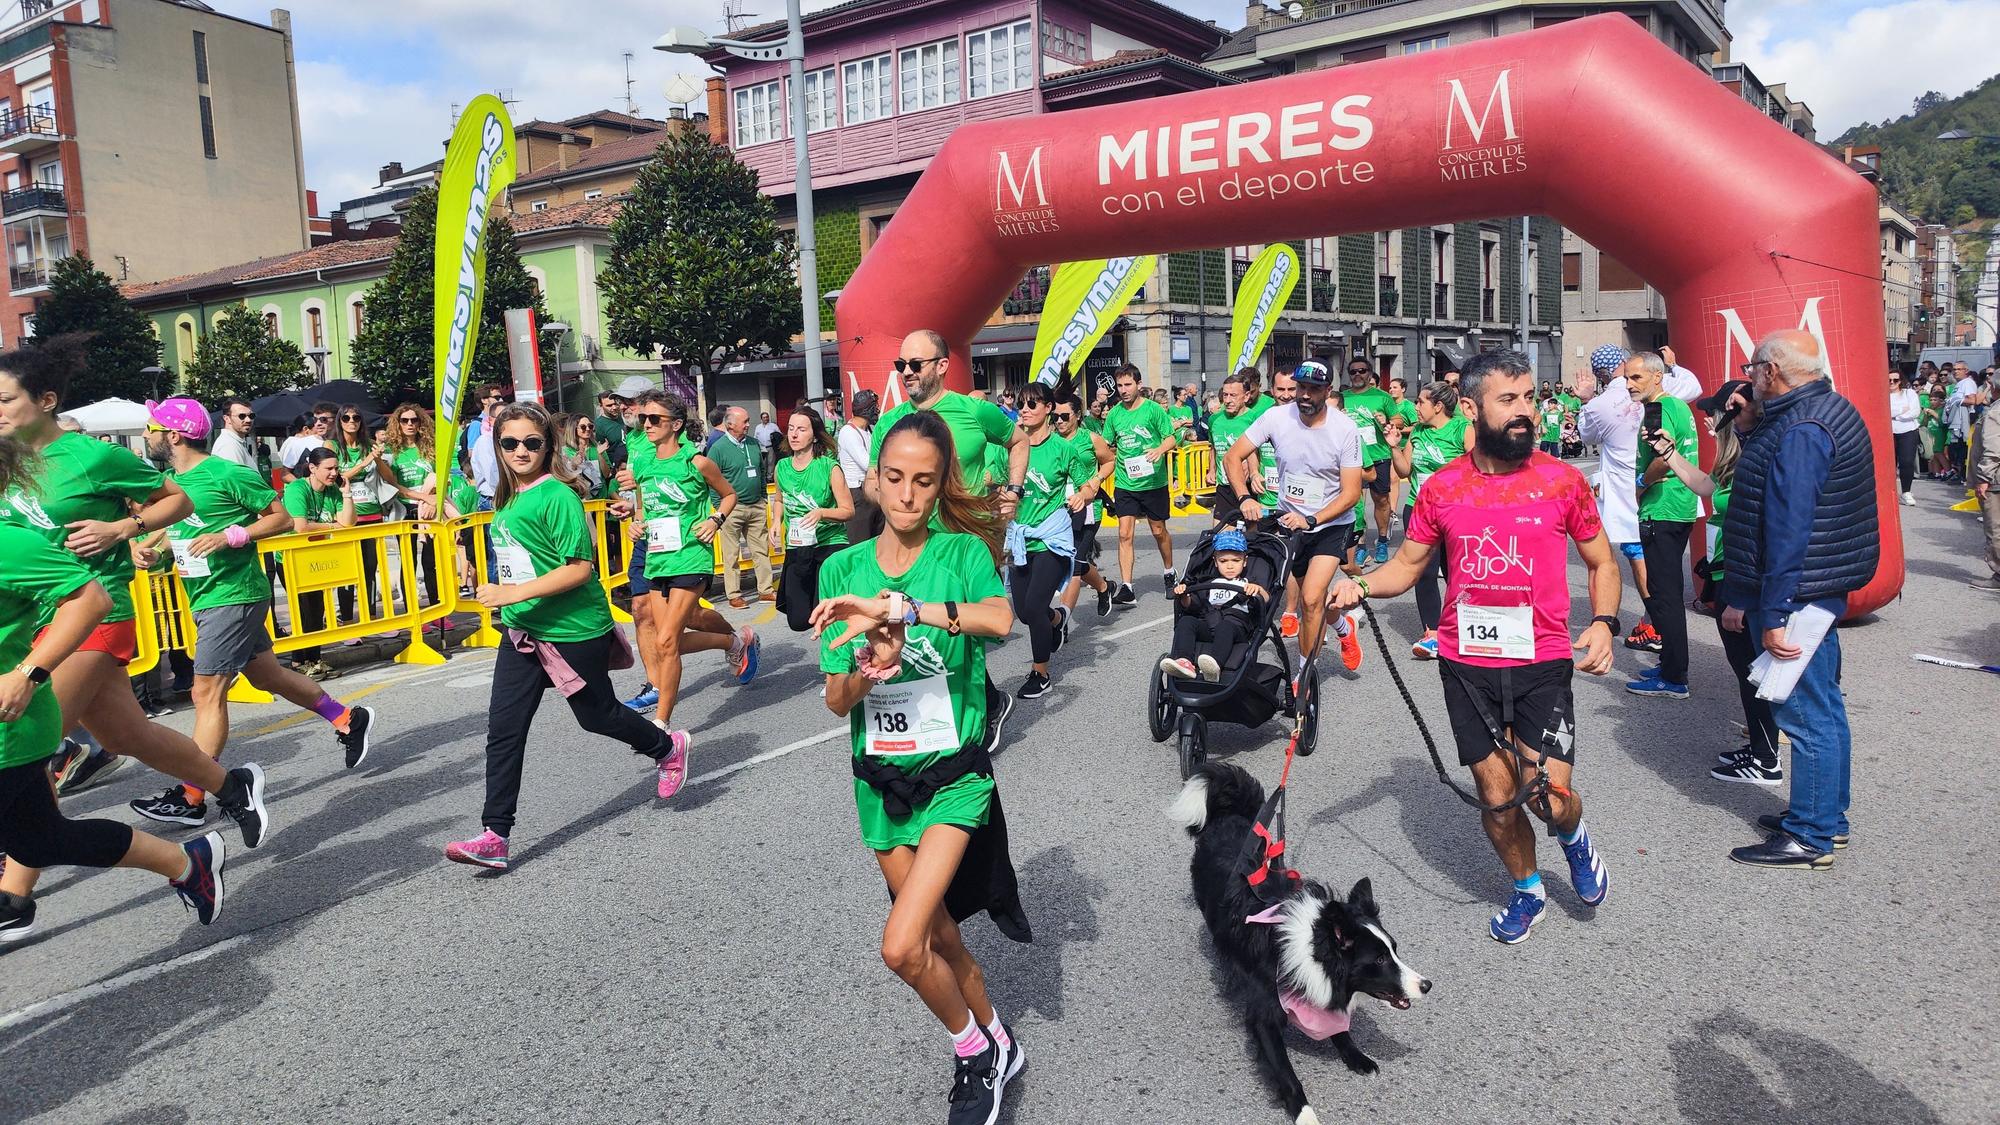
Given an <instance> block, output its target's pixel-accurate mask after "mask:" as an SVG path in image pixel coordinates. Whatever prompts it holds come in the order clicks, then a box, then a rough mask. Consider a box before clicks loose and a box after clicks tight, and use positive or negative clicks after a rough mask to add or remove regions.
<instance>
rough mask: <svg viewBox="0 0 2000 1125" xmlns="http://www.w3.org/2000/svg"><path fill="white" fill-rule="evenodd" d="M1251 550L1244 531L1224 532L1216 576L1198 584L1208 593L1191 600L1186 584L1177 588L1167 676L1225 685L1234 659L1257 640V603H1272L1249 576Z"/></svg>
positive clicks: (1163, 666)
mask: <svg viewBox="0 0 2000 1125" xmlns="http://www.w3.org/2000/svg"><path fill="white" fill-rule="evenodd" d="M1246 548H1247V543H1246V540H1245V539H1244V535H1243V532H1242V531H1241V530H1239V529H1237V528H1233V527H1226V528H1223V529H1222V530H1220V531H1218V532H1216V533H1215V539H1214V543H1213V551H1214V553H1213V556H1212V558H1213V563H1214V567H1215V575H1214V576H1213V577H1211V578H1200V577H1196V578H1195V581H1196V584H1198V585H1206V586H1207V587H1208V588H1207V589H1205V590H1199V591H1196V592H1195V593H1193V594H1189V593H1188V582H1187V581H1186V580H1185V579H1184V580H1183V581H1182V582H1181V583H1180V584H1179V585H1177V586H1175V587H1174V646H1173V648H1172V649H1171V650H1170V653H1169V655H1168V656H1166V657H1165V658H1164V659H1162V660H1161V661H1160V670H1161V671H1163V672H1165V673H1167V674H1168V675H1170V676H1179V677H1181V678H1182V679H1189V680H1192V679H1194V678H1196V677H1197V676H1199V677H1200V678H1201V679H1204V680H1207V681H1208V682H1210V683H1214V682H1216V681H1217V680H1219V679H1221V677H1222V670H1223V667H1224V666H1225V665H1226V664H1227V663H1228V662H1229V660H1230V655H1231V654H1232V653H1234V652H1236V651H1237V649H1238V648H1239V647H1242V646H1246V642H1253V641H1255V640H1256V637H1257V621H1258V618H1259V615H1260V614H1259V611H1260V610H1261V609H1262V608H1263V607H1262V606H1261V605H1259V604H1253V603H1261V602H1267V601H1268V600H1269V599H1270V597H1271V592H1270V591H1269V590H1266V589H1265V588H1264V587H1262V586H1260V585H1258V584H1257V583H1255V582H1252V581H1249V580H1248V579H1247V577H1246V576H1245V574H1244V568H1245V567H1246V566H1248V559H1247V557H1246V555H1245V553H1244V552H1245V550H1246ZM1190 577H1194V576H1192V575H1190ZM1248 648H1254V645H1250V646H1248ZM1247 650H1248V649H1247V648H1246V651H1247Z"/></svg>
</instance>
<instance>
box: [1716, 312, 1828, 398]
mask: <svg viewBox="0 0 2000 1125" xmlns="http://www.w3.org/2000/svg"><path fill="white" fill-rule="evenodd" d="M1825 299H1826V298H1824V297H1808V298H1806V304H1805V308H1804V309H1802V310H1800V312H1799V325H1798V326H1799V329H1800V331H1803V332H1807V333H1810V334H1811V335H1812V338H1813V342H1814V343H1817V344H1818V345H1819V354H1820V355H1822V356H1825V357H1826V381H1827V383H1828V384H1829V385H1831V386H1834V387H1836V388H1837V387H1839V386H1840V383H1839V382H1838V380H1836V379H1835V378H1834V370H1833V351H1832V349H1830V348H1829V347H1827V343H1826V328H1825V327H1824V326H1823V324H1822V323H1821V321H1822V317H1821V316H1820V311H1819V303H1820V302H1821V301H1824V300H1825ZM1716 315H1717V316H1720V317H1721V318H1722V327H1723V330H1724V332H1725V333H1726V334H1727V339H1725V340H1724V341H1723V345H1722V359H1723V364H1722V371H1723V377H1724V378H1726V379H1734V378H1736V377H1737V376H1736V370H1737V365H1738V364H1740V363H1748V362H1750V357H1751V356H1752V355H1754V354H1755V353H1756V350H1757V344H1756V341H1754V340H1752V339H1751V338H1750V330H1749V329H1748V328H1746V327H1744V324H1743V316H1742V314H1741V313H1738V312H1737V311H1736V310H1735V309H1719V310H1717V312H1716ZM1739 350H1740V351H1741V352H1742V355H1743V358H1741V359H1738V358H1737V352H1738V351H1739Z"/></svg>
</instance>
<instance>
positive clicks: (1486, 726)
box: [1438, 658, 1576, 766]
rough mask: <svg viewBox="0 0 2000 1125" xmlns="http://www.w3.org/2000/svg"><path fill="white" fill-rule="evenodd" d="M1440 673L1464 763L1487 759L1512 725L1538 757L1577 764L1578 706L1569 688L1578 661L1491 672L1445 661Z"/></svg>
mask: <svg viewBox="0 0 2000 1125" xmlns="http://www.w3.org/2000/svg"><path fill="white" fill-rule="evenodd" d="M1438 674H1439V675H1441V676H1443V677H1444V709H1445V713H1446V714H1448V715H1449V716H1450V717H1451V733H1452V737H1453V738H1454V739H1456V740H1457V742H1458V764H1459V765H1462V766H1471V765H1477V764H1479V763H1480V762H1483V761H1485V760H1486V756H1487V755H1488V754H1491V753H1493V752H1494V751H1495V750H1498V749H1500V746H1499V744H1498V743H1497V742H1496V741H1495V739H1494V736H1495V734H1501V735H1503V736H1504V734H1505V732H1506V731H1507V729H1508V728H1510V727H1511V728H1512V729H1513V731H1514V734H1515V736H1516V737H1517V738H1518V739H1519V740H1520V741H1522V742H1524V743H1526V744H1527V745H1528V747H1529V749H1531V750H1533V751H1535V752H1536V753H1538V754H1542V755H1545V756H1547V757H1551V758H1555V759H1556V760H1558V761H1562V762H1568V763H1570V764H1572V765H1573V764H1575V762H1576V702H1575V699H1574V697H1573V694H1572V692H1571V690H1570V681H1571V679H1572V678H1573V677H1574V676H1575V674H1576V665H1575V663H1573V662H1571V661H1569V660H1566V659H1565V660H1539V661H1536V662H1534V663H1532V664H1516V665H1512V666H1509V667H1505V668H1487V667H1484V666H1482V665H1477V664H1464V663H1460V662H1459V661H1456V660H1445V659H1442V658H1441V659H1439V660H1438Z"/></svg>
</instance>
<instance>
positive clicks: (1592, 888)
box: [1562, 828, 1611, 906]
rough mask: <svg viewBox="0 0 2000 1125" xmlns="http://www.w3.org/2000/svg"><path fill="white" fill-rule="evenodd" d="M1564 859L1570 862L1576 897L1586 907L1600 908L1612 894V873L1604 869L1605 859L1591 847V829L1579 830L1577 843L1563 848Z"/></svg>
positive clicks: (1571, 882)
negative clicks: (1606, 897)
mask: <svg viewBox="0 0 2000 1125" xmlns="http://www.w3.org/2000/svg"><path fill="white" fill-rule="evenodd" d="M1562 850H1563V856H1564V858H1566V859H1568V860H1569V883H1570V886H1572V887H1575V888H1576V897H1578V898H1580V899H1582V900H1583V904H1584V905H1585V906H1598V905H1600V904H1602V903H1603V902H1604V896H1605V895H1608V894H1610V893H1611V873H1610V872H1609V871H1606V870H1605V869H1604V858H1603V857H1602V856H1600V855H1598V854H1597V849H1596V848H1595V847H1594V846H1592V845H1591V842H1590V829H1588V828H1582V829H1579V830H1578V832H1577V834H1576V843H1574V844H1564V845H1563V846H1562Z"/></svg>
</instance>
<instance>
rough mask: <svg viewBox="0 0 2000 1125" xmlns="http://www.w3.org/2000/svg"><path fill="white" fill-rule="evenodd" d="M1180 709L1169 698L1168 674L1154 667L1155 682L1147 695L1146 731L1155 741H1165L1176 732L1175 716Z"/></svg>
mask: <svg viewBox="0 0 2000 1125" xmlns="http://www.w3.org/2000/svg"><path fill="white" fill-rule="evenodd" d="M1177 710H1178V708H1176V707H1175V706H1174V701H1173V700H1171V699H1169V698H1167V674H1166V673H1165V672H1162V671H1160V670H1159V669H1158V668H1154V669H1153V683H1152V687H1151V689H1150V690H1149V691H1148V693H1147V697H1146V728H1147V730H1146V732H1147V733H1148V734H1150V735H1152V736H1153V741H1154V742H1165V741H1166V740H1167V739H1169V738H1172V737H1173V734H1174V716H1175V712H1176V711H1177Z"/></svg>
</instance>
